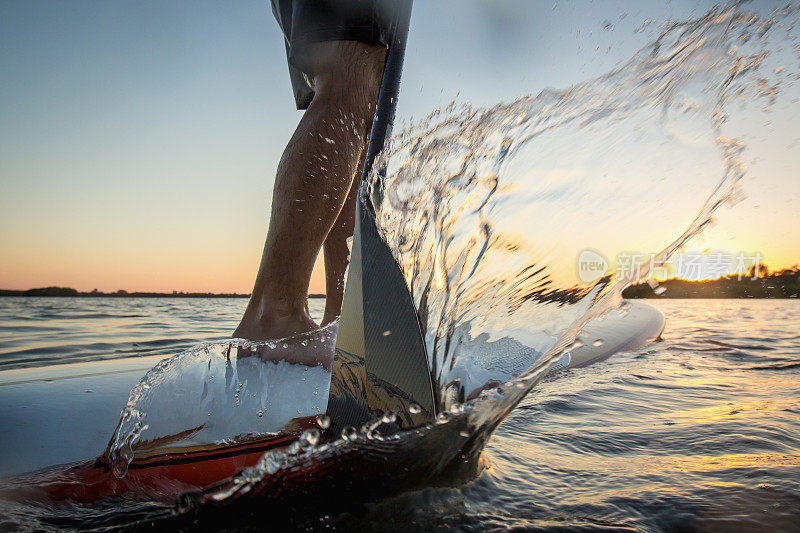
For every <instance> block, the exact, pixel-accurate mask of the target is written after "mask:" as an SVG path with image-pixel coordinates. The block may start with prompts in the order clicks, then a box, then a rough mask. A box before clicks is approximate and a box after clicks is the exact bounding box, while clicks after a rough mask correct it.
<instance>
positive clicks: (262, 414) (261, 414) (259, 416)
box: [256, 411, 264, 418]
mask: <svg viewBox="0 0 800 533" xmlns="http://www.w3.org/2000/svg"><path fill="white" fill-rule="evenodd" d="M256 415H258V418H261V417H262V416H264V411H259V412H257V413H256Z"/></svg>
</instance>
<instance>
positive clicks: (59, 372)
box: [0, 302, 664, 482]
mask: <svg viewBox="0 0 800 533" xmlns="http://www.w3.org/2000/svg"><path fill="white" fill-rule="evenodd" d="M663 328H664V316H663V315H662V314H661V312H660V311H658V310H657V309H655V308H653V307H651V306H649V305H647V304H645V303H641V302H630V303H629V307H628V308H627V312H626V313H625V314H623V315H620V314H619V313H617V312H616V311H612V312H610V313H609V314H608V316H607V317H605V319H603V320H599V321H598V320H593V321H591V322H589V323H588V324H587V325H586V326H585V327H584V328H583V330H582V333H581V337H582V339H583V345H582V346H580V347H579V348H576V349H574V350H573V352H572V353H571V354H570V355H569V357H567V356H565V357H563V358H562V359H560V360H559V361H558V362H557V363H556V365H555V366H554V367H553V369H552V370H551V372H557V371H559V370H564V369H568V368H576V367H581V366H586V365H589V364H591V363H593V362H596V361H599V360H602V359H605V358H607V357H609V356H611V355H612V354H614V353H617V352H620V351H629V350H636V349H638V348H641V347H642V346H644V345H646V344H647V343H648V342H649V341H650V340H652V339H654V338H656V337H658V336H659V335H660V333H661V331H662V330H663ZM597 341H602V342H601V343H598V342H597ZM160 359H161V357H159V356H151V357H140V358H125V359H116V360H106V361H94V362H87V363H70V364H60V365H50V366H45V367H38V368H23V369H14V370H4V371H0V427H2V428H3V432H4V435H3V438H2V439H0V477H8V476H13V475H17V474H22V473H27V472H32V471H36V470H40V469H43V468H49V467H52V466H54V465H61V464H67V463H75V462H79V461H91V462H92V464H94V461H95V459H96V458H97V457H98V456H99V455H100V454H102V452H103V450H104V449H105V448H106V446H107V444H108V442H109V438H110V437H111V433H112V431H113V430H114V428H115V426H116V424H117V421H118V420H119V416H120V412H121V410H122V409H123V408H124V407H125V404H126V402H127V400H128V397H129V394H130V391H131V389H132V388H133V387H134V386H135V385H136V384H137V383H138V382H139V380H140V379H141V378H142V377H143V376H144V374H145V373H146V372H147V371H148V370H149V369H150V368H151V367H153V366H154V365H155V364H156V363H158V362H159V360H160ZM484 370H485V369H484ZM491 377H492V378H494V379H503V378H505V377H506V376H505V374H504V373H503V372H502V371H500V372H499V373H498V371H495V374H494V375H492V376H491ZM484 378H486V376H477V377H476V378H475V379H476V380H477V381H476V383H477V382H478V381H480V380H481V379H484ZM285 385H286V386H287V387H292V384H291V383H287V384H285ZM312 412H313V411H312ZM315 422H316V419H315V417H314V416H304V417H299V419H297V420H295V421H293V423H292V424H290V426H289V427H287V431H286V432H284V433H281V434H275V435H270V436H267V437H264V438H263V439H261V440H259V439H253V440H251V441H249V442H247V443H237V444H236V445H235V446H232V447H231V448H230V449H228V450H227V451H226V450H224V449H223V448H224V446H223V447H220V446H216V445H211V446H205V447H203V446H201V447H195V448H191V449H185V450H173V451H174V452H175V455H176V456H178V455H181V454H183V455H184V457H185V459H187V464H189V463H191V464H197V463H198V462H200V461H198V460H197V459H198V458H202V457H203V454H208V455H207V456H206V457H207V458H211V457H219V456H221V455H223V454H228V455H227V457H228V460H227V462H226V466H225V467H224V468H221V469H220V470H218V471H217V473H215V474H214V475H213V476H211V477H216V476H217V475H218V474H221V473H223V472H224V473H228V472H230V473H231V474H232V473H233V472H234V471H235V470H236V469H238V468H242V467H244V466H249V465H251V464H253V463H255V461H256V460H257V459H258V457H260V455H261V454H262V453H263V451H265V450H266V449H269V448H271V447H274V446H273V445H272V444H274V443H277V442H280V443H282V444H281V445H286V444H287V443H288V442H291V440H293V439H294V438H296V437H297V435H299V434H300V433H301V432H302V431H303V430H304V429H305V428H307V427H312V426H313V424H314V423H315ZM240 444H242V446H239V445H240ZM244 452H246V453H244ZM231 457H239V459H235V460H234V459H230V458H231ZM137 459H142V461H143V462H142V463H141V465H142V467H144V465H145V464H146V463H147V461H149V460H150V456H148V455H147V453H144V452H142V454H140V456H139V457H137ZM161 459H162V460H163V459H164V458H163V457H162V458H161ZM100 466H103V465H100ZM203 468H205V467H203ZM133 470H138V471H143V470H144V468H139V467H138V466H136V465H135V466H134V467H133V469H132V471H133ZM217 479H219V478H217ZM207 480H208V478H206V477H203V478H202V479H198V478H193V481H196V482H205V481H207Z"/></svg>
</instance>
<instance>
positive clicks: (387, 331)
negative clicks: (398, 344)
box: [382, 329, 392, 337]
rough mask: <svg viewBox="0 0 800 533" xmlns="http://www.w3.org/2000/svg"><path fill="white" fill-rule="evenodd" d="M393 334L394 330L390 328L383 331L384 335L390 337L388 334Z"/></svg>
mask: <svg viewBox="0 0 800 533" xmlns="http://www.w3.org/2000/svg"><path fill="white" fill-rule="evenodd" d="M391 334H392V330H390V329H387V330H386V331H384V332H383V333H382V335H383V336H384V337H388V336H389V335H391Z"/></svg>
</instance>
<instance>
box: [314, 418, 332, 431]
mask: <svg viewBox="0 0 800 533" xmlns="http://www.w3.org/2000/svg"><path fill="white" fill-rule="evenodd" d="M317 424H319V427H321V428H322V429H328V428H329V427H331V418H330V417H329V416H327V415H322V416H321V417H319V418H317Z"/></svg>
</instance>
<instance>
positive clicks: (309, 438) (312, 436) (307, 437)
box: [300, 428, 319, 446]
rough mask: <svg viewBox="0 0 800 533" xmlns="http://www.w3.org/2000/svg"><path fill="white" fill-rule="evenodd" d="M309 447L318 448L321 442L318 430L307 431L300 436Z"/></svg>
mask: <svg viewBox="0 0 800 533" xmlns="http://www.w3.org/2000/svg"><path fill="white" fill-rule="evenodd" d="M300 438H301V439H303V440H304V441H305V442H306V443H307V444H308V445H309V446H316V445H317V443H318V442H319V430H318V429H316V428H311V429H307V430H305V431H304V432H303V434H302V435H300Z"/></svg>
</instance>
